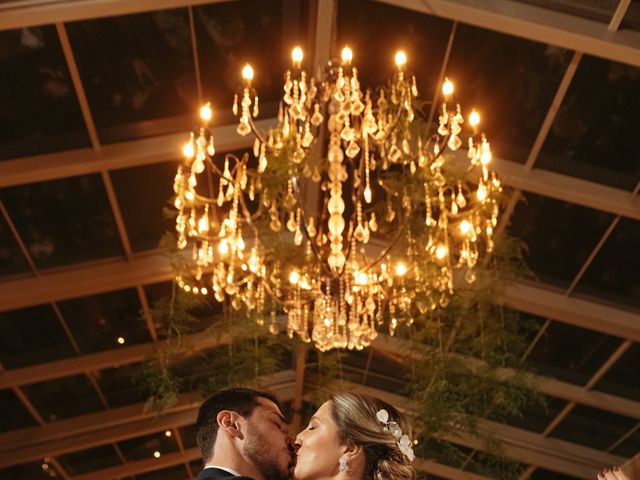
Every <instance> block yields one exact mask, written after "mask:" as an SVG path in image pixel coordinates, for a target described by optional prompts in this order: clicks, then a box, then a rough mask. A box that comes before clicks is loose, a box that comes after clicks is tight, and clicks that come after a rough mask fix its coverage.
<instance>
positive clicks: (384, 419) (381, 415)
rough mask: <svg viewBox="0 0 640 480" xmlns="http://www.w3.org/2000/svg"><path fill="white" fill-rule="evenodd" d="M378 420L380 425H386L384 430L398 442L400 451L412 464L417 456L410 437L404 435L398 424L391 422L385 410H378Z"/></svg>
mask: <svg viewBox="0 0 640 480" xmlns="http://www.w3.org/2000/svg"><path fill="white" fill-rule="evenodd" d="M376 418H377V419H378V420H379V421H380V423H382V424H384V427H383V428H382V430H383V431H384V432H389V433H390V434H391V435H393V438H395V439H396V440H397V443H398V448H399V449H400V451H401V452H402V453H403V454H404V456H405V457H407V458H408V459H409V461H410V462H413V459H414V458H415V454H414V453H413V447H412V444H411V439H410V438H409V436H408V435H406V434H403V433H402V429H401V428H400V426H399V425H398V424H397V423H396V422H390V421H389V412H387V411H386V410H385V409H384V408H383V409H382V410H378V413H376Z"/></svg>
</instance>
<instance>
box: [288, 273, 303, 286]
mask: <svg viewBox="0 0 640 480" xmlns="http://www.w3.org/2000/svg"><path fill="white" fill-rule="evenodd" d="M299 281H300V274H299V273H298V272H297V271H296V270H292V271H291V273H290V274H289V283H290V284H291V285H297V284H298V282H299Z"/></svg>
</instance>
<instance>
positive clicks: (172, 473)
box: [135, 464, 199, 480]
mask: <svg viewBox="0 0 640 480" xmlns="http://www.w3.org/2000/svg"><path fill="white" fill-rule="evenodd" d="M198 471H199V470H196V472H198ZM135 478H136V480H158V479H162V480H187V479H188V478H189V475H188V474H187V470H186V468H185V466H184V465H183V464H180V465H176V466H174V467H170V468H163V469H162V470H155V471H153V472H148V473H143V474H140V475H136V477H135Z"/></svg>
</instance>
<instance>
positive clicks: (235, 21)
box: [187, 0, 311, 129]
mask: <svg viewBox="0 0 640 480" xmlns="http://www.w3.org/2000/svg"><path fill="white" fill-rule="evenodd" d="M286 13H287V12H285V11H284V9H283V7H282V1H281V0H261V1H255V0H254V1H240V2H219V3H214V4H211V5H204V6H200V7H194V9H193V14H194V19H195V26H196V35H197V42H198V58H199V63H200V72H201V78H202V90H203V95H204V99H203V101H211V103H212V105H213V108H214V118H213V123H217V124H220V123H233V120H232V118H233V117H232V114H231V107H232V105H233V96H234V94H235V93H236V91H237V89H238V88H239V87H241V86H242V76H241V71H242V67H243V66H244V64H245V63H250V64H251V65H252V66H253V69H254V72H255V77H254V81H253V83H252V85H253V86H254V87H255V88H256V90H257V91H258V96H259V97H260V101H261V103H262V108H261V114H260V117H262V118H266V117H267V116H269V115H274V114H275V111H276V110H275V108H271V109H269V108H267V109H265V107H267V104H268V103H270V102H275V101H278V100H279V98H280V97H281V95H282V78H283V74H284V71H285V69H286V68H287V67H289V65H290V63H291V57H290V52H291V49H292V48H293V45H283V40H284V38H283V29H284V28H285V26H286V25H285V24H284V23H283V22H284V21H283V18H284V15H286ZM300 40H302V39H298V43H302V42H301V41H300ZM310 54H311V52H309V51H307V56H310ZM189 128H190V126H188V127H187V129H189Z"/></svg>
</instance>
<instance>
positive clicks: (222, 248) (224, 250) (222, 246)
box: [218, 240, 229, 255]
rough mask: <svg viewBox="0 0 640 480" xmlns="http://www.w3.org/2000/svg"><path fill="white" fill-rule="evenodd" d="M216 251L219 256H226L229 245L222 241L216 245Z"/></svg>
mask: <svg viewBox="0 0 640 480" xmlns="http://www.w3.org/2000/svg"><path fill="white" fill-rule="evenodd" d="M218 251H219V252H220V254H221V255H227V254H228V253H229V243H228V242H227V241H226V240H222V241H221V242H220V243H219V244H218Z"/></svg>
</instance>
